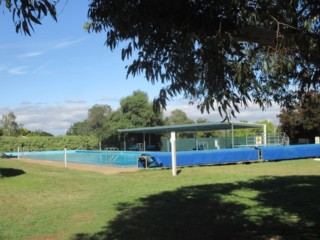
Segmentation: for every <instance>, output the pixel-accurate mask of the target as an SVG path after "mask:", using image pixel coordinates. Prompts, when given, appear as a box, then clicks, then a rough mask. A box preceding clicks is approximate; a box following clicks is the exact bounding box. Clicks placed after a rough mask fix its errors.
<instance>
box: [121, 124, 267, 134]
mask: <svg viewBox="0 0 320 240" xmlns="http://www.w3.org/2000/svg"><path fill="white" fill-rule="evenodd" d="M263 127H264V125H263V124H252V123H243V122H205V123H192V124H181V125H169V126H160V127H143V128H127V129H118V132H121V133H169V132H197V131H216V130H231V129H233V130H236V129H248V128H261V129H263Z"/></svg>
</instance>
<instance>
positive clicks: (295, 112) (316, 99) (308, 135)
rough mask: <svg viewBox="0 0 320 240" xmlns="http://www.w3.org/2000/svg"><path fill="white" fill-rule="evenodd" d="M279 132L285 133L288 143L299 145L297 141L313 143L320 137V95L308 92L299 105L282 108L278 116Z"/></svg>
mask: <svg viewBox="0 0 320 240" xmlns="http://www.w3.org/2000/svg"><path fill="white" fill-rule="evenodd" d="M278 118H279V121H280V126H279V128H280V131H282V132H285V133H286V134H287V135H288V136H289V138H290V143H299V139H301V138H302V139H308V140H309V141H310V142H314V138H315V136H320V95H319V93H318V92H315V91H313V92H309V93H308V94H305V95H304V96H303V97H302V101H301V103H300V104H296V105H295V106H294V107H292V108H282V109H281V113H280V114H279V115H278Z"/></svg>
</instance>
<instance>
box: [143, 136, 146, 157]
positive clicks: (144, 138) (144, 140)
mask: <svg viewBox="0 0 320 240" xmlns="http://www.w3.org/2000/svg"><path fill="white" fill-rule="evenodd" d="M143 151H144V152H145V151H146V133H145V132H143Z"/></svg>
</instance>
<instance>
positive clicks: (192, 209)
mask: <svg viewBox="0 0 320 240" xmlns="http://www.w3.org/2000/svg"><path fill="white" fill-rule="evenodd" d="M117 208H118V210H119V214H118V216H117V217H116V218H115V219H113V220H111V221H110V222H108V223H107V224H106V226H105V227H104V229H102V230H101V231H100V232H97V233H95V234H92V235H88V234H83V233H79V234H77V235H75V236H74V237H73V239H76V240H87V239H92V240H95V239H97V240H98V239H118V240H125V239H156V240H157V239H159V240H160V239H216V240H228V239H240V240H242V239H246V240H247V239H257V240H258V239H259V240H260V239H273V240H276V239H290V240H296V239H311V240H313V239H320V177H319V176H289V177H264V178H259V179H255V180H252V181H249V182H237V183H230V184H229V183H226V184H210V185H198V186H189V187H181V188H179V189H177V190H176V191H171V192H162V193H159V194H156V195H151V196H148V197H146V198H141V199H139V200H138V202H137V203H135V204H131V203H120V204H119V205H118V206H117Z"/></svg>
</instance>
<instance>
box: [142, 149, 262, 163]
mask: <svg viewBox="0 0 320 240" xmlns="http://www.w3.org/2000/svg"><path fill="white" fill-rule="evenodd" d="M146 154H148V155H150V156H153V157H154V158H155V159H156V160H157V162H158V163H162V164H163V166H164V167H171V166H172V160H171V153H170V152H147V153H146ZM176 154H177V166H191V165H206V164H221V163H235V162H246V161H257V160H258V159H259V156H258V150H257V149H254V148H241V149H240V148H236V149H221V150H208V151H181V152H177V153H176Z"/></svg>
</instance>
